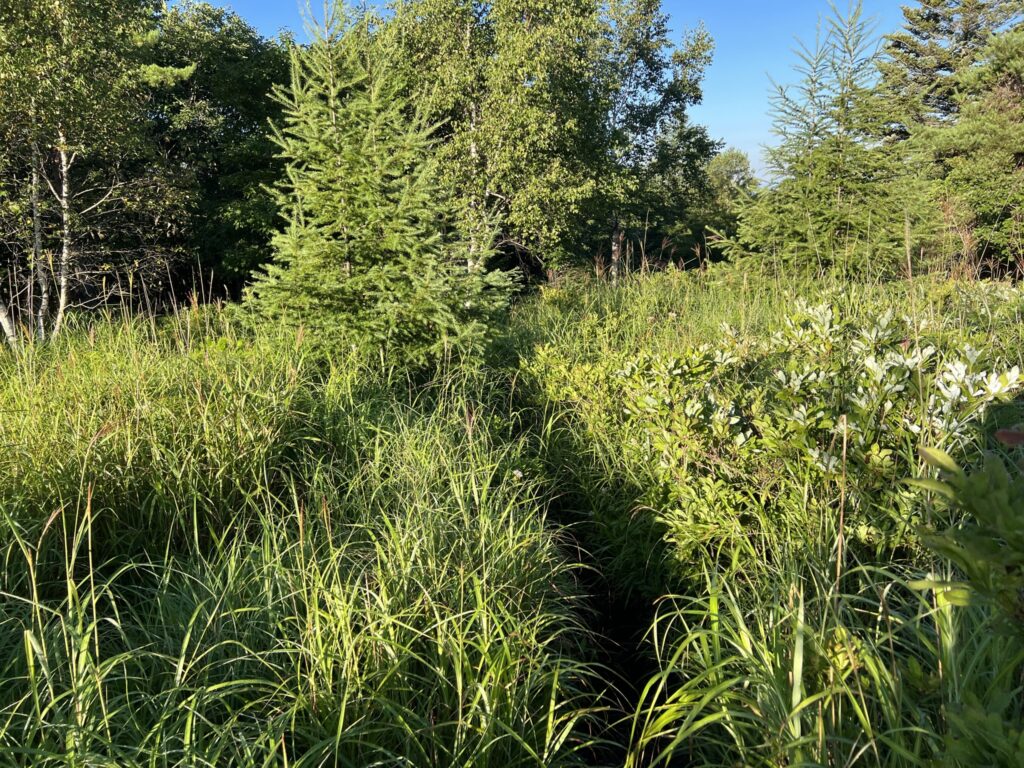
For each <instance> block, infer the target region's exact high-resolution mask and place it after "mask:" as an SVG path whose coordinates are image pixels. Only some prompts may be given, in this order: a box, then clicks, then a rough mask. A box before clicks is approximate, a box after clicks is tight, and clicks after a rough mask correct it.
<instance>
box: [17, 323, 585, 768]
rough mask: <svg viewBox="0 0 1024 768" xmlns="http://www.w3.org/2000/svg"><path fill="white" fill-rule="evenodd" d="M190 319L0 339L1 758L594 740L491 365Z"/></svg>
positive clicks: (90, 760) (410, 754) (413, 761)
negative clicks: (411, 380)
mask: <svg viewBox="0 0 1024 768" xmlns="http://www.w3.org/2000/svg"><path fill="white" fill-rule="evenodd" d="M176 322H177V324H178V327H173V328H160V329H158V330H157V331H156V332H154V330H153V329H152V328H151V327H148V326H145V325H137V324H131V323H129V324H120V323H119V324H100V325H97V326H96V328H95V330H94V331H91V332H89V331H87V332H84V333H83V334H82V335H81V336H79V337H78V338H77V339H76V340H75V341H74V342H68V343H66V344H64V345H63V346H60V347H53V348H48V349H38V350H29V351H28V353H27V354H26V355H25V356H23V357H20V358H16V359H10V360H8V361H6V363H5V365H6V366H7V370H6V371H5V373H6V376H5V380H4V385H3V390H2V392H0V403H2V409H3V410H4V411H5V412H6V413H8V414H10V418H7V419H5V420H4V421H3V427H2V436H0V444H2V445H3V446H4V447H5V449H6V452H5V454H4V455H3V457H2V463H0V494H2V496H0V501H2V506H0V509H2V510H3V518H2V523H0V544H2V556H3V557H2V561H0V562H2V566H0V638H2V641H0V680H3V685H2V686H0V755H2V757H0V762H5V763H8V764H12V765H66V766H85V765H118V766H132V765H139V766H143V765H146V766H149V765H167V766H171V765H174V766H179V765H180V766H186V765H187V766H225V765H282V766H284V765H287V766H303V765H317V766H322V765H360V766H362V765H410V766H429V765H436V766H442V765H444V766H448V765H453V766H454V765H464V766H470V765H472V766H501V767H502V768H505V766H526V765H534V766H547V765H572V764H579V763H581V762H582V759H583V758H582V755H583V754H584V753H585V752H586V751H587V750H588V749H589V748H590V745H591V742H592V741H593V736H592V730H593V728H592V725H591V723H590V720H591V710H592V709H594V707H595V702H596V701H597V700H598V692H599V691H598V690H595V686H597V687H598V689H599V688H600V685H601V684H600V683H599V678H598V676H596V675H595V674H594V673H593V672H592V671H591V669H590V667H589V665H588V663H587V662H586V661H585V659H586V658H587V657H588V654H587V653H586V652H585V650H584V648H583V645H584V643H585V642H586V638H587V634H586V632H585V631H584V629H583V627H582V626H581V624H580V620H579V613H578V604H577V603H578V597H577V588H576V585H575V576H574V574H575V571H576V568H577V566H576V565H575V564H574V563H573V562H572V561H570V560H568V559H566V557H565V556H564V554H563V550H562V548H561V547H560V546H559V540H558V535H557V534H556V533H555V532H554V531H553V530H552V528H551V527H550V526H549V525H548V523H547V522H546V519H545V512H544V510H545V507H546V504H547V503H548V498H547V496H546V490H545V489H544V488H543V486H542V485H541V483H540V481H539V478H538V477H536V476H535V475H533V474H530V473H524V472H523V468H526V467H527V466H528V464H529V462H528V460H527V458H526V457H525V456H524V450H525V449H524V444H523V442H522V441H520V440H517V439H513V438H511V437H510V433H509V430H508V428H507V425H508V423H509V419H510V414H507V413H504V414H497V413H495V412H494V410H493V408H492V404H493V403H494V402H495V396H494V393H493V391H492V389H490V388H489V387H488V385H487V384H486V381H485V380H484V379H483V377H481V376H480V375H475V374H473V372H472V371H471V370H468V369H467V370H465V371H461V372H459V371H455V372H453V373H451V374H450V375H448V376H446V377H442V378H441V379H439V380H437V381H435V382H433V383H432V384H429V385H427V386H425V387H424V386H422V385H420V386H419V387H417V388H416V389H415V390H414V391H413V392H412V394H410V391H409V389H408V388H407V386H403V381H402V380H401V379H400V378H396V377H394V376H392V375H391V374H389V373H388V372H387V371H380V370H378V369H375V368H373V367H372V366H367V365H364V364H362V363H361V362H360V361H359V360H358V359H355V358H352V359H342V360H336V361H335V362H334V364H333V365H331V364H330V363H328V362H327V361H326V360H325V359H324V358H323V357H322V356H316V355H311V354H307V353H306V352H305V351H304V349H303V344H302V340H301V338H298V339H297V338H295V337H292V338H287V337H278V338H274V337H272V336H262V337H252V338H243V337H238V336H235V335H234V333H233V332H232V331H231V329H230V327H221V328H216V329H213V332H207V331H206V330H203V329H199V330H198V331H197V329H196V328H194V327H191V326H189V325H188V323H190V322H191V321H188V320H187V319H183V318H179V319H178V320H177V321H176ZM512 416H514V415H512Z"/></svg>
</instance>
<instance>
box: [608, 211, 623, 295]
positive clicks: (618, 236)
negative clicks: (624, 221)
mask: <svg viewBox="0 0 1024 768" xmlns="http://www.w3.org/2000/svg"><path fill="white" fill-rule="evenodd" d="M625 239H626V235H625V233H624V232H623V231H622V229H621V228H620V227H619V224H618V222H616V224H615V229H614V230H613V231H612V265H611V270H610V271H611V276H612V285H616V284H617V283H618V282H619V270H620V269H621V268H622V243H623V241H624V240H625Z"/></svg>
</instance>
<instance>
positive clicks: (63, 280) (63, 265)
mask: <svg viewBox="0 0 1024 768" xmlns="http://www.w3.org/2000/svg"><path fill="white" fill-rule="evenodd" d="M59 138H60V148H59V154H60V222H61V238H60V239H61V244H60V261H59V263H58V265H57V317H56V319H55V320H54V321H53V332H52V333H51V335H52V336H56V335H57V334H58V333H60V330H61V327H62V326H63V325H64V316H65V314H66V312H67V308H68V290H69V286H70V274H69V273H70V270H71V260H72V249H71V178H70V176H71V159H70V157H69V156H68V148H67V145H66V142H65V140H64V134H63V133H61V134H60V136H59Z"/></svg>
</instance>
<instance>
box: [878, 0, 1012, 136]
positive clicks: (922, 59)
mask: <svg viewBox="0 0 1024 768" xmlns="http://www.w3.org/2000/svg"><path fill="white" fill-rule="evenodd" d="M1022 9H1024V6H1022V3H1021V2H1020V0H919V2H918V3H917V5H907V6H904V7H903V17H904V21H905V23H904V28H903V30H901V31H900V32H897V33H894V34H892V35H889V36H887V37H886V44H885V56H884V57H883V59H882V60H881V61H880V63H879V70H880V72H881V75H882V92H883V93H885V94H886V95H887V97H888V103H887V109H888V110H889V111H890V113H891V118H890V121H889V129H890V132H891V133H892V134H893V135H895V136H897V137H901V138H907V137H909V135H910V133H911V132H912V130H913V129H914V127H915V126H918V125H929V126H934V125H937V124H941V123H944V122H947V121H949V120H951V119H952V118H953V117H954V116H955V115H956V113H957V111H958V110H959V104H958V101H957V99H956V89H957V81H956V75H957V73H958V72H960V71H962V70H963V69H964V67H966V66H969V65H970V64H971V63H972V62H973V61H974V60H975V58H976V57H977V56H978V54H979V52H980V51H981V50H982V49H983V48H984V46H985V45H986V43H987V42H988V40H989V38H990V37H991V36H992V35H993V34H994V33H995V32H997V31H998V30H1000V29H1003V28H1005V27H1006V26H1007V25H1010V24H1012V23H1013V22H1014V21H1015V20H1019V19H1020V17H1021V12H1022Z"/></svg>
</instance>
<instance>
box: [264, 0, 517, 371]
mask: <svg viewBox="0 0 1024 768" xmlns="http://www.w3.org/2000/svg"><path fill="white" fill-rule="evenodd" d="M376 26H377V22H376V20H375V19H374V18H373V17H371V16H368V15H365V14H363V15H361V16H359V17H358V18H355V19H353V18H349V17H347V16H346V15H345V13H344V11H343V10H342V9H341V8H340V6H338V5H337V4H334V5H332V6H331V7H329V8H328V10H327V12H326V17H325V19H324V20H323V21H322V22H320V23H314V24H311V25H310V31H311V35H312V42H311V43H310V44H309V45H308V46H306V47H298V46H296V47H294V48H293V49H292V53H291V58H292V64H291V66H292V76H291V84H290V85H289V86H288V87H287V88H283V89H280V90H279V91H278V93H277V98H278V99H279V101H280V102H281V105H282V107H283V114H284V117H283V122H282V125H281V126H280V127H279V128H278V129H277V130H276V140H277V143H278V145H279V146H280V148H281V155H282V157H283V158H284V160H285V162H286V178H285V179H284V180H283V181H282V182H281V183H280V184H279V185H278V190H277V191H278V201H279V206H280V209H281V212H282V215H283V216H284V218H285V219H286V222H287V224H286V226H285V228H284V230H283V231H282V232H281V233H280V234H279V235H278V236H277V237H276V238H275V239H274V252H275V257H274V263H273V264H272V265H271V266H270V267H269V268H268V270H267V272H266V274H264V275H262V276H260V277H259V278H257V280H256V282H255V284H254V285H253V286H252V288H251V289H250V292H249V297H248V301H249V303H250V304H251V305H252V306H254V307H255V309H256V310H257V311H258V312H259V313H260V314H261V315H263V316H265V317H266V318H268V319H272V320H275V321H278V322H286V323H291V324H301V325H302V326H304V327H305V328H307V329H309V330H310V331H312V332H313V335H314V337H315V338H317V339H318V340H319V341H321V342H325V343H327V344H339V343H344V344H356V345H360V346H363V347H366V348H367V349H368V350H369V351H372V352H374V353H377V352H380V351H383V352H384V354H385V355H386V356H387V357H389V358H390V359H392V360H395V361H398V362H409V363H414V364H422V363H427V362H430V361H431V360H436V359H437V358H438V357H439V356H441V355H442V354H445V353H446V352H447V351H448V350H452V349H455V350H463V351H465V350H473V349H478V348H479V347H480V345H481V344H482V343H483V342H484V341H485V339H486V336H487V328H488V325H489V322H488V321H489V320H490V319H491V318H492V317H493V315H494V313H495V312H497V311H500V309H501V308H502V307H503V306H504V305H505V303H506V302H507V300H508V296H509V291H510V288H511V279H510V277H509V276H508V275H507V274H502V273H489V272H487V271H486V270H485V269H483V268H482V265H481V263H480V261H479V260H478V259H474V260H473V265H474V266H472V267H471V266H469V255H470V254H469V248H468V246H467V244H466V242H465V240H464V238H462V237H460V235H459V233H458V232H456V231H454V230H453V228H452V225H451V222H452V221H453V219H454V217H453V206H452V204H451V203H450V201H449V200H447V199H446V196H445V195H444V194H443V193H442V191H441V188H440V186H439V184H438V183H437V174H436V168H435V162H434V159H433V148H434V143H433V139H432V135H433V133H434V126H431V125H429V124H427V123H426V122H425V121H424V120H423V119H422V118H421V117H420V116H418V115H417V114H415V112H414V110H413V108H412V106H411V105H410V103H409V101H408V99H407V98H406V96H405V95H404V94H405V92H406V87H405V84H404V83H403V82H402V81H401V78H400V76H399V75H398V74H397V73H398V70H399V68H398V67H395V66H393V64H394V58H393V57H394V52H393V51H392V50H390V49H389V47H388V44H387V43H386V42H385V41H384V38H383V36H380V35H377V34H375V29H376Z"/></svg>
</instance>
